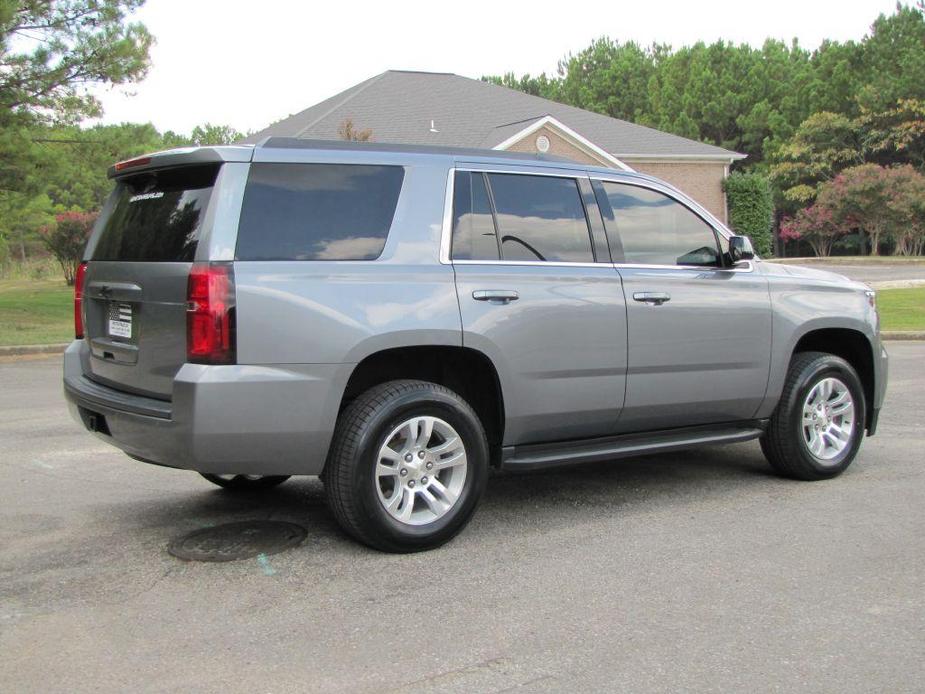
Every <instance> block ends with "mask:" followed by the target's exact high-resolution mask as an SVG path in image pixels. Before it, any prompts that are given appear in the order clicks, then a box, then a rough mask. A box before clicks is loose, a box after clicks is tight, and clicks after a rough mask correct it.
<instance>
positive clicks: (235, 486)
mask: <svg viewBox="0 0 925 694" xmlns="http://www.w3.org/2000/svg"><path fill="white" fill-rule="evenodd" d="M199 474H200V475H202V476H203V477H205V478H206V479H207V480H209V481H210V482H211V483H212V484H217V485H218V486H219V487H222V488H224V489H229V490H231V491H235V492H247V491H256V490H258V489H269V488H270V487H275V486H277V485H280V484H282V483H283V482H285V481H286V480H288V479H289V475H212V474H208V473H205V472H200V473H199Z"/></svg>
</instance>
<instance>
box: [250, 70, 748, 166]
mask: <svg viewBox="0 0 925 694" xmlns="http://www.w3.org/2000/svg"><path fill="white" fill-rule="evenodd" d="M547 115H549V116H552V117H553V118H555V119H556V120H558V121H560V122H561V123H563V124H564V125H565V126H567V127H569V128H571V129H572V130H574V131H576V132H577V133H579V134H580V135H582V136H583V137H585V138H587V139H588V140H590V141H591V142H593V143H594V144H596V145H597V146H598V147H601V148H602V149H604V150H606V151H607V152H609V153H610V154H612V155H613V156H616V157H620V156H631V155H637V156H638V155H649V156H661V157H664V156H672V155H674V156H681V157H697V156H703V157H709V158H719V157H724V158H735V159H739V158H741V156H742V155H739V154H737V153H735V152H732V151H730V150H728V149H723V148H722V147H715V146H713V145H708V144H705V143H703V142H696V141H695V140H688V139H687V138H684V137H679V136H677V135H671V134H669V133H664V132H662V131H660V130H654V129H652V128H646V127H644V126H641V125H636V124H635V123H629V122H627V121H623V120H618V119H616V118H610V117H608V116H604V115H601V114H599V113H592V112H591V111H585V110H583V109H580V108H575V107H573V106H566V105H565V104H559V103H556V102H555V101H550V100H548V99H542V98H540V97H538V96H531V95H529V94H524V93H523V92H518V91H515V90H513V89H508V88H506V87H499V86H497V85H493V84H489V83H487V82H482V81H480V80H474V79H469V78H467V77H460V76H459V75H454V74H451V73H434V72H405V71H400V70H389V71H387V72H383V73H382V74H380V75H376V76H375V77H372V78H370V79H368V80H366V81H365V82H360V83H359V84H357V85H355V86H353V87H351V88H350V89H347V90H346V91H343V92H341V93H340V94H337V95H336V96H332V97H331V98H329V99H325V100H324V101H322V102H321V103H319V104H315V105H314V106H312V107H310V108H307V109H305V110H304V111H302V112H300V113H297V114H295V115H292V116H289V117H288V118H285V119H283V120H281V121H279V122H277V123H274V124H273V125H271V126H269V127H268V128H265V129H264V130H261V131H260V132H258V133H255V134H254V135H251V136H250V137H248V138H246V139H245V140H244V142H258V141H260V140H262V139H264V138H265V137H270V136H273V137H276V136H283V137H300V138H312V139H337V137H338V135H337V128H338V126H339V125H340V124H341V123H342V122H343V121H344V119H346V118H350V119H352V120H353V123H354V125H355V126H356V128H357V129H360V130H363V129H366V128H369V129H371V130H372V131H373V139H374V140H376V141H377V142H390V143H399V144H432V145H440V146H451V147H480V148H486V149H490V148H492V147H494V146H496V145H498V144H500V143H501V142H504V141H505V140H506V139H507V138H509V137H511V136H512V135H514V134H516V133H517V132H519V131H521V130H523V129H524V128H526V127H528V126H529V125H530V124H531V123H535V122H536V121H537V120H539V119H540V118H543V117H545V116H547ZM431 121H433V123H434V126H435V129H436V131H437V132H431V128H430V126H431Z"/></svg>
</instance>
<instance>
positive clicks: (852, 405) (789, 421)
mask: <svg viewBox="0 0 925 694" xmlns="http://www.w3.org/2000/svg"><path fill="white" fill-rule="evenodd" d="M864 413H865V404H864V389H863V387H862V385H861V380H860V379H859V378H858V375H857V372H855V370H854V368H852V366H851V365H850V364H849V363H848V362H846V361H845V360H844V359H842V358H840V357H836V356H834V355H832V354H826V353H823V352H801V353H798V354H796V355H794V357H793V359H792V361H791V362H790V369H789V371H788V372H787V381H786V382H785V384H784V390H783V393H782V394H781V400H780V403H779V404H778V406H777V410H776V411H775V412H774V415H773V416H772V417H771V421H770V423H769V425H768V429H767V431H766V432H765V434H764V436H762V438H761V450H762V451H764V455H765V457H766V458H767V459H768V461H769V462H770V463H771V466H772V467H773V468H774V469H775V470H777V471H778V472H780V473H781V474H783V475H786V476H787V477H793V478H796V479H801V480H821V479H827V478H830V477H835V476H836V475H839V474H841V473H842V472H844V471H845V469H846V468H847V467H848V466H849V465H850V464H851V461H853V460H854V458H855V456H856V455H857V452H858V449H859V448H860V446H861V440H862V439H863V437H864Z"/></svg>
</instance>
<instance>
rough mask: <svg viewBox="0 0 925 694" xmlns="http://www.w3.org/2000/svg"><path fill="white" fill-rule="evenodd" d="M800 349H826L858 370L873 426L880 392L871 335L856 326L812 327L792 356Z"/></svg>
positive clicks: (798, 343) (867, 422)
mask: <svg viewBox="0 0 925 694" xmlns="http://www.w3.org/2000/svg"><path fill="white" fill-rule="evenodd" d="M800 352H825V353H827V354H834V355H835V356H837V357H841V358H842V359H844V360H845V361H847V362H848V363H849V364H851V366H852V367H853V368H854V370H855V371H857V374H858V377H859V378H860V379H861V384H862V385H863V387H864V403H865V405H864V409H865V415H866V417H865V422H866V426H868V427H869V426H870V422H871V417H872V414H873V407H874V393H875V392H876V373H875V371H874V347H873V345H872V344H871V341H870V338H868V336H867V335H866V334H865V333H863V332H861V331H860V330H855V329H852V328H843V327H826V328H816V329H813V330H808V331H807V332H805V333H803V334H802V335H800V337H799V338H798V339H797V340H796V343H795V344H794V346H793V349H792V351H791V353H790V358H791V359H792V358H793V356H794V355H796V354H798V353H800Z"/></svg>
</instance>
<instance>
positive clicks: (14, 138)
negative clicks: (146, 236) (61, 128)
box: [0, 0, 153, 247]
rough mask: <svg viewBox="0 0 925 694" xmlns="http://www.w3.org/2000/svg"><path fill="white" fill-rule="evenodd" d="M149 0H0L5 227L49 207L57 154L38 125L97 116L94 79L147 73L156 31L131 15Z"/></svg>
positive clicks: (0, 198)
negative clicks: (44, 200)
mask: <svg viewBox="0 0 925 694" xmlns="http://www.w3.org/2000/svg"><path fill="white" fill-rule="evenodd" d="M142 2H143V0H0V161H2V166H0V209H3V210H4V213H5V215H8V216H9V218H8V219H6V220H4V221H2V222H0V233H3V232H5V233H9V229H10V227H12V226H15V225H17V224H20V223H21V220H23V219H31V218H32V217H33V216H34V215H33V213H34V211H35V209H37V207H41V204H39V203H37V202H36V200H35V197H36V196H41V195H42V192H43V189H44V188H45V186H46V181H47V175H48V172H49V171H50V170H51V169H52V168H53V162H54V156H52V155H50V152H49V150H48V149H47V148H45V147H44V146H42V145H41V144H38V143H36V142H35V129H36V128H37V127H39V126H41V125H43V124H44V125H48V124H52V123H58V124H68V123H74V122H77V121H78V120H80V119H81V118H84V117H88V116H97V115H99V114H100V104H99V101H98V100H97V99H96V98H95V97H94V96H93V95H92V94H91V93H90V88H91V87H93V86H95V85H100V84H107V85H112V84H126V83H129V82H134V81H136V80H138V79H140V78H142V77H143V76H144V75H145V73H146V71H147V69H148V64H149V62H148V51H149V49H150V47H151V44H152V42H153V39H152V37H151V35H150V34H149V33H148V31H147V30H146V29H145V27H144V26H143V25H141V24H139V23H137V22H129V21H128V20H127V17H128V15H129V13H131V12H132V11H133V10H135V9H136V8H138V7H139V6H140V5H141V4H142ZM23 247H24V246H23Z"/></svg>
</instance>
